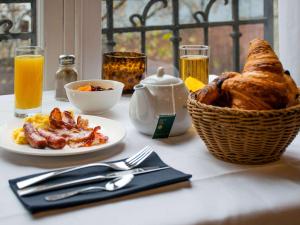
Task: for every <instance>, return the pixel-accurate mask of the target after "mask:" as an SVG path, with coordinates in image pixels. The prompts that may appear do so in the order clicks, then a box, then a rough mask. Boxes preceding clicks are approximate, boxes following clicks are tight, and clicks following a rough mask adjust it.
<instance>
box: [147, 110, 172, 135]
mask: <svg viewBox="0 0 300 225" xmlns="http://www.w3.org/2000/svg"><path fill="white" fill-rule="evenodd" d="M175 117H176V114H174V115H159V118H158V122H157V125H156V129H155V131H154V134H153V136H152V138H153V139H158V138H168V137H169V135H170V132H171V129H172V127H173V123H174V120H175Z"/></svg>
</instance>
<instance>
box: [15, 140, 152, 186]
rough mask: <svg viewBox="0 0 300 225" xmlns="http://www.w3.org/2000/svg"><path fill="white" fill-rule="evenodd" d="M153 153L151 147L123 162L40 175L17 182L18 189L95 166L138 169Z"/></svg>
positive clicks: (85, 166) (114, 168)
mask: <svg viewBox="0 0 300 225" xmlns="http://www.w3.org/2000/svg"><path fill="white" fill-rule="evenodd" d="M152 152H153V148H152V147H151V146H146V147H144V148H143V149H142V150H140V151H139V152H137V153H136V154H134V155H133V156H131V157H129V158H127V159H125V160H123V161H118V162H106V163H104V162H103V163H90V164H86V165H82V166H77V167H70V168H65V169H61V170H55V171H52V172H49V173H45V174H42V175H38V176H35V177H31V178H28V179H26V180H22V181H19V182H17V187H18V188H19V189H23V188H26V187H29V186H31V185H33V184H36V183H39V182H41V181H45V180H48V179H50V178H53V177H56V176H59V175H62V174H65V173H69V172H72V171H76V170H80V169H84V168H88V167H95V166H104V167H109V168H111V169H113V170H130V169H133V168H134V167H137V166H138V165H139V164H141V163H142V162H143V161H144V160H145V159H146V158H147V157H148V156H149V155H150V154H151V153H152Z"/></svg>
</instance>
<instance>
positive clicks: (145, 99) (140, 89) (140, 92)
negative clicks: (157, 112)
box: [134, 84, 154, 109]
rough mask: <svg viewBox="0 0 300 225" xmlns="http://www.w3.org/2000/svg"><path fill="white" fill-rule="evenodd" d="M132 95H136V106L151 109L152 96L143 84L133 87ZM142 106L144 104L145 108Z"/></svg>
mask: <svg viewBox="0 0 300 225" xmlns="http://www.w3.org/2000/svg"><path fill="white" fill-rule="evenodd" d="M134 94H135V95H136V101H137V105H138V106H141V107H142V108H144V109H147V108H149V107H153V103H154V96H153V95H152V94H151V92H150V91H149V89H148V88H147V87H146V86H145V85H144V84H137V85H135V86H134ZM143 104H146V105H145V107H144V106H143ZM147 106H148V107H147Z"/></svg>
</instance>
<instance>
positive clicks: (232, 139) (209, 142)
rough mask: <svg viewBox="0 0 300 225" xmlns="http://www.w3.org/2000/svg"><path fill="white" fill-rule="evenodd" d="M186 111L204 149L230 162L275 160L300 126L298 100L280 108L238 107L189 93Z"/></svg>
mask: <svg viewBox="0 0 300 225" xmlns="http://www.w3.org/2000/svg"><path fill="white" fill-rule="evenodd" d="M188 111H189V113H190V115H191V117H192V120H193V125H194V126H195V128H196V130H197V132H198V134H199V136H200V137H201V138H202V140H203V141H204V142H205V144H206V146H207V148H208V150H209V151H210V152H211V153H212V154H213V155H214V156H216V157H217V158H219V159H222V160H224V161H228V162H232V163H239V164H263V163H268V162H273V161H276V160H279V158H280V156H281V155H282V154H283V152H284V151H285V149H286V148H287V146H288V145H289V144H290V143H291V142H292V141H293V139H294V138H295V137H296V135H297V133H298V131H299V128H300V104H299V105H297V106H293V107H290V108H287V109H280V110H265V111H255V110H251V111H250V110H238V109H231V108H222V107H217V106H211V105H205V104H201V103H199V102H198V101H197V100H195V99H194V95H193V94H190V95H189V98H188Z"/></svg>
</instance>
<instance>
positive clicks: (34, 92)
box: [14, 46, 44, 118]
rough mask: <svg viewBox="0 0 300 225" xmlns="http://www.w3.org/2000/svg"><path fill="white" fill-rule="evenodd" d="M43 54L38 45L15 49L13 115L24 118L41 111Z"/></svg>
mask: <svg viewBox="0 0 300 225" xmlns="http://www.w3.org/2000/svg"><path fill="white" fill-rule="evenodd" d="M43 71H44V55H43V49H42V48H40V47H38V46H26V47H18V48H16V51H15V77H14V78H15V79H14V92H15V116H16V117H21V118H24V117H26V116H28V115H30V114H34V113H38V112H40V111H41V104H42V93H43Z"/></svg>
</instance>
